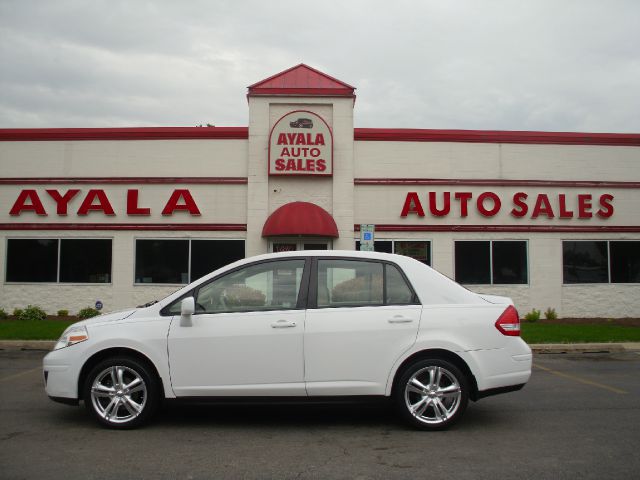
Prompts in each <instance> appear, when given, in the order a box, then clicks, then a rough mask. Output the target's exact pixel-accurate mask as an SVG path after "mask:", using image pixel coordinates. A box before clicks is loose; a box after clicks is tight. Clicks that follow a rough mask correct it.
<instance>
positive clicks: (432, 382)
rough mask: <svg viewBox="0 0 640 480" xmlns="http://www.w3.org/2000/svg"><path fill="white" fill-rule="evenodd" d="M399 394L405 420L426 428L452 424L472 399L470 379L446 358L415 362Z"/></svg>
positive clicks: (399, 385)
mask: <svg viewBox="0 0 640 480" xmlns="http://www.w3.org/2000/svg"><path fill="white" fill-rule="evenodd" d="M395 395H396V398H395V402H396V406H397V408H398V410H399V411H400V414H401V416H402V417H403V418H404V420H405V421H406V422H408V423H409V424H410V425H412V426H414V427H417V428H420V429H423V430H442V429H445V428H448V427H450V426H451V425H453V424H454V423H456V422H457V421H458V420H459V419H460V417H462V414H463V413H464V411H465V409H466V408H467V403H468V401H469V389H468V382H467V378H466V377H465V375H464V374H463V373H462V372H461V371H460V369H459V368H458V367H457V366H455V365H454V364H453V363H451V362H449V361H447V360H442V359H425V360H419V361H417V362H415V363H413V364H411V365H410V366H409V367H408V368H407V369H406V370H405V371H404V373H403V374H402V376H401V377H400V380H399V382H398V388H397V389H396V393H395Z"/></svg>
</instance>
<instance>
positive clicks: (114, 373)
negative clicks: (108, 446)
mask: <svg viewBox="0 0 640 480" xmlns="http://www.w3.org/2000/svg"><path fill="white" fill-rule="evenodd" d="M159 392H160V389H159V382H158V380H157V379H156V377H155V375H154V374H153V372H152V371H151V370H150V369H149V367H147V366H146V365H145V364H143V363H142V362H140V361H138V360H136V359H134V358H128V357H119V358H109V359H106V360H103V361H102V362H100V363H98V364H97V365H96V366H95V367H94V368H93V369H92V370H91V372H89V375H88V376H87V380H86V382H85V387H84V396H83V398H84V403H85V405H86V407H87V409H88V410H89V412H91V414H92V415H93V417H94V418H95V419H96V420H97V421H98V422H99V423H101V424H102V425H104V426H106V427H110V428H120V429H125V428H134V427H137V426H140V425H142V424H143V423H144V422H146V421H147V420H148V419H149V418H150V417H151V416H152V415H153V413H154V412H155V410H156V407H157V405H158V402H159V399H160V396H159Z"/></svg>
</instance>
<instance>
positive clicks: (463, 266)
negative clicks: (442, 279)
mask: <svg viewBox="0 0 640 480" xmlns="http://www.w3.org/2000/svg"><path fill="white" fill-rule="evenodd" d="M489 247H490V242H456V252H455V262H456V281H457V282H459V283H473V284H487V283H491V259H490V248H489Z"/></svg>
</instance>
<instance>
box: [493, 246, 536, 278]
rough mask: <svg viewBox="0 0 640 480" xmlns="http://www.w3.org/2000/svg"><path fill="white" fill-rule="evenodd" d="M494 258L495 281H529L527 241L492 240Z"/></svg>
mask: <svg viewBox="0 0 640 480" xmlns="http://www.w3.org/2000/svg"><path fill="white" fill-rule="evenodd" d="M491 246H492V249H493V250H492V252H493V256H492V260H493V283H497V284H522V283H527V280H528V279H527V243H526V242H516V241H514V242H511V241H509V242H503V241H500V242H491Z"/></svg>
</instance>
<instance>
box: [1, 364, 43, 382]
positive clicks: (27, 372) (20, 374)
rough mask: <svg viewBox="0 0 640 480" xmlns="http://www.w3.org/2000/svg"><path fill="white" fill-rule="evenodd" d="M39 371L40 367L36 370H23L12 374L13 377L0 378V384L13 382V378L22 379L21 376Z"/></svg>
mask: <svg viewBox="0 0 640 480" xmlns="http://www.w3.org/2000/svg"><path fill="white" fill-rule="evenodd" d="M41 370H42V367H36V368H32V369H30V370H25V371H23V372H19V373H14V374H13V375H9V376H8V377H4V378H0V383H1V382H7V381H9V380H13V379H14V378H18V377H22V376H23V375H28V374H30V373H33V372H37V371H41Z"/></svg>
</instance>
